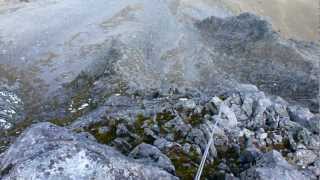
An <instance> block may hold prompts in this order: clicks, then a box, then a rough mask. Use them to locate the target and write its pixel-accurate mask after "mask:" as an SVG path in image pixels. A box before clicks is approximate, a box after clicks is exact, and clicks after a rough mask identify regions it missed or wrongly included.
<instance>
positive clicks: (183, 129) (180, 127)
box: [164, 116, 192, 137]
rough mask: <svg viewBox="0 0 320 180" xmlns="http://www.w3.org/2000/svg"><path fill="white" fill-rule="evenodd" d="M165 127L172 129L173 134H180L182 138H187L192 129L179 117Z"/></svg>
mask: <svg viewBox="0 0 320 180" xmlns="http://www.w3.org/2000/svg"><path fill="white" fill-rule="evenodd" d="M164 127H165V128H167V129H169V130H170V129H171V132H176V133H179V135H180V136H182V137H185V136H186V135H187V134H188V132H189V131H190V129H191V128H192V126H191V125H190V124H186V123H185V122H184V121H183V120H182V119H181V118H180V117H179V116H177V117H175V118H174V119H172V120H170V121H168V122H167V123H165V124H164Z"/></svg>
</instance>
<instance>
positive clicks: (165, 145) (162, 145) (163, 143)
mask: <svg viewBox="0 0 320 180" xmlns="http://www.w3.org/2000/svg"><path fill="white" fill-rule="evenodd" d="M153 145H154V146H156V147H157V148H158V149H160V150H161V151H166V150H168V149H171V148H172V147H174V146H180V145H179V144H177V143H175V142H170V141H167V140H166V139H165V138H159V139H157V140H155V141H154V142H153Z"/></svg>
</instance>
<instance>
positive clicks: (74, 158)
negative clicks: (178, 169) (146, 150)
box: [0, 123, 176, 180]
mask: <svg viewBox="0 0 320 180" xmlns="http://www.w3.org/2000/svg"><path fill="white" fill-rule="evenodd" d="M0 164H1V166H0V167H1V176H2V178H3V179H52V180H53V179H74V180H77V179H92V178H93V179H159V178H160V179H176V178H175V177H174V176H173V175H171V174H169V173H167V172H165V171H163V170H161V169H159V168H156V167H153V166H149V165H144V164H141V163H138V162H136V161H134V160H132V159H129V158H127V157H125V156H123V155H121V154H120V153H119V152H117V151H115V150H114V149H113V148H111V147H108V146H105V145H100V144H98V143H97V142H95V141H93V140H90V139H89V138H85V136H81V135H77V134H75V133H73V132H71V131H69V130H67V129H65V128H61V127H57V126H55V125H53V124H50V123H40V124H36V125H34V126H32V127H31V128H29V129H28V130H26V131H25V132H24V133H23V135H21V137H19V138H18V139H17V141H16V143H14V144H13V145H12V146H11V147H10V148H9V149H8V150H7V151H6V152H5V153H4V154H3V156H2V157H1V160H0Z"/></svg>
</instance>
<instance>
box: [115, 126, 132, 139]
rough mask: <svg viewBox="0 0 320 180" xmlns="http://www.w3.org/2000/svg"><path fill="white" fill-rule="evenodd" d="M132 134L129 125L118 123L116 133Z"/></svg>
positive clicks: (119, 135) (120, 135) (121, 134)
mask: <svg viewBox="0 0 320 180" xmlns="http://www.w3.org/2000/svg"><path fill="white" fill-rule="evenodd" d="M128 134H130V132H129V130H128V128H127V126H126V125H125V124H123V123H120V124H118V125H117V130H116V135H117V136H118V137H123V136H128Z"/></svg>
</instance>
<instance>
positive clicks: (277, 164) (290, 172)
mask: <svg viewBox="0 0 320 180" xmlns="http://www.w3.org/2000/svg"><path fill="white" fill-rule="evenodd" d="M241 179H243V180H296V179H300V180H304V179H307V177H305V176H304V175H302V174H301V173H300V172H299V171H298V170H296V169H295V168H294V167H293V166H292V165H290V164H289V163H288V162H287V161H286V160H285V159H284V158H283V157H282V155H281V154H280V153H279V152H277V151H274V150H272V151H270V152H268V153H266V154H264V155H263V157H262V158H261V159H260V160H258V161H257V164H256V165H255V166H253V167H251V168H250V169H248V170H246V171H244V172H243V173H241Z"/></svg>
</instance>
